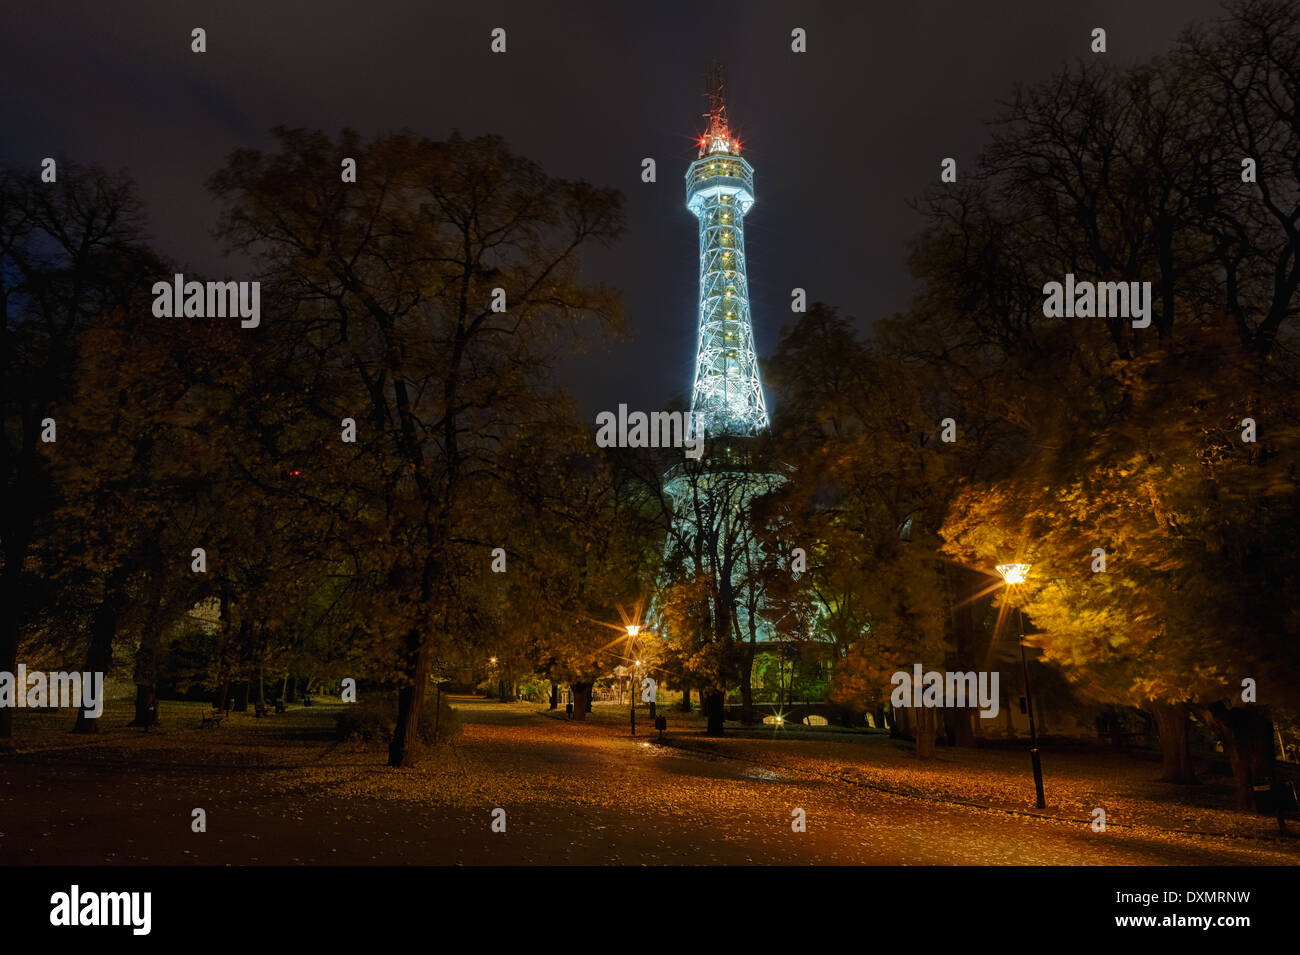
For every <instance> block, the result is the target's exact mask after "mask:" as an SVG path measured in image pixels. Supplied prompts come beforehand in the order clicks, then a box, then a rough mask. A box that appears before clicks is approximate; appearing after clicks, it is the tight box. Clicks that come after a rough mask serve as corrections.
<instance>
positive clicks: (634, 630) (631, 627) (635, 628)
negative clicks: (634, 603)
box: [627, 623, 641, 637]
mask: <svg viewBox="0 0 1300 955" xmlns="http://www.w3.org/2000/svg"><path fill="white" fill-rule="evenodd" d="M640 632H641V624H639V623H629V624H628V625H627V635H628V636H629V637H635V636H636V635H637V634H638V633H640Z"/></svg>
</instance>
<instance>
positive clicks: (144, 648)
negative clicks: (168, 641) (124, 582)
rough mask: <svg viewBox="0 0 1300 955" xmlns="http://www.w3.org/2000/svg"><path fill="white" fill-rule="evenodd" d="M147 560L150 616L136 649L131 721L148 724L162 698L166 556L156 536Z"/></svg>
mask: <svg viewBox="0 0 1300 955" xmlns="http://www.w3.org/2000/svg"><path fill="white" fill-rule="evenodd" d="M145 560H146V561H148V564H149V578H148V583H147V585H146V587H145V606H146V607H147V608H148V612H149V616H148V618H147V619H146V620H145V623H144V631H143V632H142V633H141V634H140V648H139V649H138V650H136V652H135V677H134V679H135V719H133V720H132V721H131V722H130V723H129V724H127V725H129V726H143V727H145V728H148V727H150V726H152V725H153V724H154V723H156V722H157V721H158V720H157V716H156V710H155V704H156V703H157V702H158V642H159V640H160V638H161V636H162V623H163V620H162V614H163V602H164V601H163V598H164V589H163V582H164V581H163V556H162V548H161V547H160V546H159V545H158V540H157V538H156V537H155V538H153V539H152V540H150V542H149V544H148V545H147V548H146V554H145Z"/></svg>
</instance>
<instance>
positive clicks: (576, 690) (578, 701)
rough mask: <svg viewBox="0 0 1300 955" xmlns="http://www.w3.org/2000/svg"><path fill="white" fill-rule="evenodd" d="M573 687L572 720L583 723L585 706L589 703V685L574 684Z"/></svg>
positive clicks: (585, 712) (585, 714) (585, 716)
mask: <svg viewBox="0 0 1300 955" xmlns="http://www.w3.org/2000/svg"><path fill="white" fill-rule="evenodd" d="M572 686H573V718H574V719H575V720H579V721H583V720H586V718H587V705H588V704H589V703H590V702H591V684H590V683H574V684H572Z"/></svg>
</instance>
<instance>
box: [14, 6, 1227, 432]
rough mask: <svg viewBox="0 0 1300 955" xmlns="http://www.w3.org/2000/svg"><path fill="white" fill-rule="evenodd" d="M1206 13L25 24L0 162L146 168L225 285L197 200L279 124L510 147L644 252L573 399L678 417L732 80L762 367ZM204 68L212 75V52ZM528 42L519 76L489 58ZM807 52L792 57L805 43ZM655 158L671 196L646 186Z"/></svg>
mask: <svg viewBox="0 0 1300 955" xmlns="http://www.w3.org/2000/svg"><path fill="white" fill-rule="evenodd" d="M1217 9H1218V5H1217V3H1216V2H1212V0H1151V2H1146V3H1143V4H1133V3H1131V2H1129V0H1114V2H1107V3H1070V4H1065V3H1043V2H1041V0H1020V2H1007V3H970V2H968V0H945V2H941V3H934V2H931V3H925V2H919V3H902V4H899V3H889V4H883V3H862V2H852V3H803V2H801V3H743V4H740V3H733V4H686V3H610V2H608V0H599V2H597V0H591V2H559V3H538V2H535V0H529V2H520V3H470V2H466V3H458V4H449V3H442V2H429V0H406V2H401V3H385V2H356V3H349V2H343V0H316V2H302V3H283V2H277V3H266V2H264V0H253V2H247V0H237V2H236V0H231V2H225V3H220V4H216V3H213V4H182V3H168V2H152V3H137V2H133V3H129V4H100V3H71V4H70V3H66V2H59V3H57V4H45V5H30V6H29V7H28V8H27V9H11V10H9V11H8V12H6V14H5V21H4V22H5V29H4V31H3V36H0V87H2V88H3V89H5V91H6V93H5V96H4V97H3V99H2V100H0V129H3V130H4V135H3V137H0V158H2V159H3V160H4V161H6V162H10V163H18V164H31V165H32V167H33V169H35V168H36V165H37V164H38V163H39V159H40V157H42V156H45V155H55V156H57V157H65V158H75V159H78V160H82V161H87V162H98V163H102V164H104V165H107V166H109V167H111V168H118V167H125V168H127V169H128V170H129V171H130V172H131V174H132V175H133V176H134V177H135V178H136V180H137V181H138V182H139V185H140V189H141V192H142V194H143V195H144V197H145V198H146V200H147V201H148V204H149V208H150V213H151V221H152V224H153V231H154V235H155V238H156V240H157V243H158V245H159V247H160V248H162V249H163V250H164V251H166V252H168V253H169V254H171V255H172V256H173V257H175V258H176V259H177V260H178V261H180V262H181V263H182V264H183V265H185V266H186V267H192V268H196V269H206V270H211V271H220V270H221V269H222V268H223V266H222V263H221V259H220V258H219V253H218V250H217V248H216V246H215V244H214V243H213V241H212V240H211V238H210V235H209V232H210V229H211V226H212V223H213V220H214V217H215V210H214V209H213V207H212V205H211V203H210V201H209V199H208V197H207V195H206V193H205V192H204V190H203V182H204V180H205V179H206V177H207V176H208V174H209V173H211V172H212V170H213V169H215V168H216V167H217V166H218V165H219V164H220V163H221V161H222V159H223V157H224V156H225V155H226V154H227V153H228V152H229V151H230V150H231V149H233V148H235V147H237V146H244V145H267V144H268V143H269V136H268V131H269V129H270V128H271V127H272V126H274V125H276V124H286V125H299V126H313V127H320V128H323V129H327V130H331V131H335V130H337V129H338V128H340V127H342V126H344V125H350V126H353V127H355V128H357V129H359V130H361V131H362V132H364V133H366V134H378V133H383V132H386V131H392V130H396V129H400V128H409V129H412V130H414V131H416V132H418V133H421V134H424V135H427V136H430V137H434V138H438V137H442V136H444V135H446V134H447V133H448V132H450V131H451V130H452V129H459V130H460V131H461V132H462V133H464V134H466V135H473V134H477V133H485V132H494V133H499V134H501V135H503V136H504V137H505V138H506V139H507V140H508V141H509V142H510V143H511V145H512V146H513V147H514V148H515V149H516V150H517V151H518V152H520V153H522V154H524V155H527V156H529V157H531V158H534V159H536V160H538V161H539V162H541V163H542V164H543V165H544V166H545V167H546V168H547V169H548V171H551V172H553V173H555V174H559V175H565V176H570V177H583V178H587V179H590V180H592V181H593V182H596V183H599V184H602V185H608V186H616V187H619V188H621V189H622V190H623V191H624V192H625V193H626V194H627V197H628V217H629V232H628V236H627V238H626V240H625V241H624V242H623V243H622V244H621V245H620V246H619V247H618V248H617V249H615V250H612V251H611V252H609V253H602V254H600V255H597V256H595V257H593V259H592V269H593V270H594V272H596V273H597V274H598V275H599V276H600V277H602V278H604V279H606V280H607V281H609V282H612V283H614V284H616V285H618V286H619V287H621V288H623V289H624V290H625V292H626V296H627V305H628V313H629V318H630V326H629V329H628V337H627V338H626V340H624V341H622V342H617V343H613V344H609V343H605V342H601V341H596V342H594V343H593V346H592V348H591V350H590V351H589V353H588V354H587V355H585V356H583V357H582V358H581V359H578V360H575V361H573V362H570V363H569V364H568V365H567V366H566V367H565V369H564V374H565V375H566V377H568V378H571V379H572V380H573V382H574V385H573V387H574V388H575V390H577V391H578V392H579V394H580V396H581V397H582V399H583V403H584V405H585V406H586V407H587V408H588V409H595V408H612V407H615V406H616V405H617V404H618V403H619V402H621V401H626V402H628V403H629V404H631V405H632V406H633V407H652V406H660V405H662V404H663V403H664V402H665V401H667V400H668V399H669V398H670V397H671V396H672V395H673V394H675V393H679V392H684V391H685V390H686V389H687V387H688V385H689V382H688V377H689V374H690V371H691V363H692V360H693V358H694V349H695V330H694V320H695V282H696V248H695V242H696V234H695V227H694V219H693V217H692V216H691V215H690V214H689V213H688V212H687V211H686V209H685V208H684V206H683V186H682V176H683V174H684V171H685V167H686V165H687V163H688V162H689V161H690V159H691V158H692V156H693V150H692V139H693V136H694V135H695V134H696V133H697V132H698V131H699V130H700V129H701V128H702V126H703V122H702V120H701V117H700V114H701V112H702V111H703V108H704V100H703V97H702V92H703V82H704V80H703V75H704V70H705V67H706V65H707V63H708V61H709V60H710V59H711V58H712V57H718V58H720V59H722V60H723V61H724V62H725V63H726V66H727V77H728V88H729V107H730V114H731V117H732V120H733V124H734V126H735V127H736V128H737V129H738V130H739V131H740V133H741V135H742V137H743V139H744V141H745V152H746V156H747V158H748V159H749V160H750V161H751V162H752V163H753V165H754V168H755V170H756V187H757V193H758V202H757V204H756V206H755V208H754V210H753V212H752V213H751V214H750V216H749V218H748V219H747V227H746V243H747V252H748V257H749V266H750V282H751V295H752V298H753V313H754V318H755V324H756V336H757V341H758V346H759V349H760V351H764V352H765V351H768V350H770V349H771V348H772V347H773V345H774V344H775V341H776V336H777V334H778V331H779V329H780V327H781V326H782V325H783V324H784V323H786V322H788V321H789V319H790V312H789V294H790V289H791V288H792V287H794V286H802V287H804V288H806V289H807V290H808V293H809V296H810V298H812V299H821V300H824V301H827V302H830V303H832V304H835V305H838V306H840V307H841V308H842V309H844V310H845V311H846V312H848V313H850V314H852V315H855V316H857V317H858V318H859V319H860V320H861V321H863V322H869V321H871V320H872V319H874V318H876V317H879V316H881V315H886V314H889V313H891V312H893V311H896V310H898V309H900V308H902V307H903V306H904V305H905V304H906V302H907V300H908V297H909V294H910V287H909V283H908V280H907V277H906V274H905V253H906V241H907V239H908V237H909V236H911V235H912V234H913V233H914V232H915V230H916V229H917V227H918V225H919V222H918V220H917V218H916V216H915V214H914V213H913V212H911V211H910V210H909V209H908V208H907V205H906V200H907V199H908V198H909V197H911V196H914V195H916V194H917V193H918V192H919V191H920V190H921V189H922V188H923V187H924V186H925V185H926V184H927V183H929V182H931V181H933V180H934V178H935V177H936V176H937V173H938V161H939V159H940V158H941V157H943V156H954V157H956V158H957V159H958V162H959V163H970V162H972V161H973V160H974V158H975V157H976V155H977V154H978V152H979V149H980V147H981V145H982V144H983V143H984V142H985V141H986V138H987V128H986V127H985V125H984V124H985V122H986V121H987V120H988V119H989V118H991V117H992V116H993V115H994V114H995V112H996V103H997V101H998V100H1000V99H1004V98H1006V97H1007V96H1008V95H1009V93H1010V91H1011V88H1012V85H1013V84H1014V83H1015V82H1017V81H1021V82H1033V81H1035V80H1039V79H1042V78H1045V77H1047V76H1048V75H1050V74H1051V73H1052V72H1054V71H1055V70H1057V69H1059V68H1060V67H1061V66H1062V65H1063V64H1064V63H1065V62H1067V61H1068V60H1070V59H1073V58H1075V57H1078V56H1087V55H1090V54H1088V39H1089V33H1090V31H1091V29H1092V28H1093V27H1095V26H1102V27H1105V28H1106V30H1107V32H1108V38H1109V46H1110V51H1111V52H1109V53H1108V54H1106V55H1107V56H1108V57H1110V58H1112V60H1114V61H1117V62H1130V61H1133V60H1136V59H1141V58H1145V57H1147V56H1149V55H1151V54H1152V53H1155V52H1158V51H1160V50H1163V49H1165V48H1167V47H1168V45H1169V44H1170V42H1171V41H1172V40H1173V39H1174V38H1175V37H1176V36H1177V34H1178V32H1179V31H1180V30H1181V29H1182V28H1183V27H1185V26H1186V25H1187V24H1188V23H1189V22H1190V21H1191V20H1193V19H1197V18H1203V17H1208V16H1214V15H1215V14H1216V12H1217ZM196 26H201V27H204V28H205V29H206V30H207V33H208V52H207V53H206V54H204V55H202V56H200V55H195V54H192V53H190V51H189V44H190V30H191V29H192V28H193V27H196ZM497 26H501V27H504V28H506V30H507V31H508V37H509V52H508V53H507V54H506V55H504V56H494V55H492V54H490V53H489V51H488V42H489V31H490V30H491V29H492V28H493V27H497ZM795 26H801V27H804V28H805V29H806V30H807V31H808V38H809V39H808V45H809V52H808V53H807V54H804V55H795V54H792V53H791V52H790V47H789V37H790V30H791V29H792V28H793V27H795ZM645 156H653V157H654V158H655V159H656V160H657V161H658V165H659V181H658V182H657V183H656V184H654V185H645V184H643V183H641V181H640V176H639V173H640V162H641V159H642V158H643V157H645Z"/></svg>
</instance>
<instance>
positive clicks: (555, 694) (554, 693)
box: [547, 680, 560, 710]
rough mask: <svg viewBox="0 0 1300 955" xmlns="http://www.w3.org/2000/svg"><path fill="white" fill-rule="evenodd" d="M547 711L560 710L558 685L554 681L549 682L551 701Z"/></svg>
mask: <svg viewBox="0 0 1300 955" xmlns="http://www.w3.org/2000/svg"><path fill="white" fill-rule="evenodd" d="M547 708H548V709H552V710H557V709H559V708H560V684H558V683H556V682H555V681H554V680H552V681H551V701H550V706H549V707H547Z"/></svg>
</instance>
